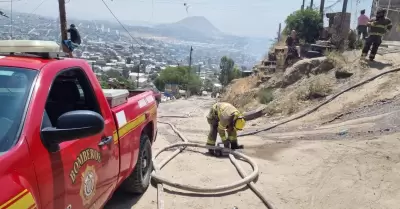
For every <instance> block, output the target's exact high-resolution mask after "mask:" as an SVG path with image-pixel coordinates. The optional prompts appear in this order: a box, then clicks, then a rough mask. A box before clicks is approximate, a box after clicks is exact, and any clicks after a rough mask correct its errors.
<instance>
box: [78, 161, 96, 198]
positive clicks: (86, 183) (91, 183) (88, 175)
mask: <svg viewBox="0 0 400 209" xmlns="http://www.w3.org/2000/svg"><path fill="white" fill-rule="evenodd" d="M96 183H97V174H96V170H95V169H94V166H87V167H86V170H85V172H83V173H82V185H81V191H80V195H81V197H82V202H83V205H87V204H89V203H91V200H92V198H93V197H94V195H95V194H96Z"/></svg>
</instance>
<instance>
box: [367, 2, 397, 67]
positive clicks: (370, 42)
mask: <svg viewBox="0 0 400 209" xmlns="http://www.w3.org/2000/svg"><path fill="white" fill-rule="evenodd" d="M385 15H386V10H384V9H379V10H378V11H377V12H376V17H375V18H372V19H371V20H370V21H369V22H368V23H367V26H368V27H369V28H370V29H369V35H368V38H367V39H366V40H365V44H364V48H363V50H362V54H361V58H365V57H367V55H368V51H369V50H370V48H371V46H372V49H371V52H370V53H369V60H371V61H373V60H374V59H375V55H376V52H377V51H378V48H379V46H380V45H381V43H382V36H384V35H385V34H386V33H387V32H388V31H390V30H391V29H392V21H391V20H390V19H389V18H386V17H385Z"/></svg>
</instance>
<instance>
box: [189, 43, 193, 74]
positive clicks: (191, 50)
mask: <svg viewBox="0 0 400 209" xmlns="http://www.w3.org/2000/svg"><path fill="white" fill-rule="evenodd" d="M192 52H193V47H192V46H190V53H189V69H192Z"/></svg>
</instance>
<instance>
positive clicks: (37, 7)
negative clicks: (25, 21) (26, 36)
mask: <svg viewBox="0 0 400 209" xmlns="http://www.w3.org/2000/svg"><path fill="white" fill-rule="evenodd" d="M46 1H47V0H42V1H41V2H40V3H39V4H38V5H37V6H36V7H35V8H34V9H33V10H32V11H31V12H30V13H29V14H28V16H27V17H26V18H29V17H30V16H31V15H33V13H34V12H36V10H37V9H39V7H40V6H42V4H43V3H44V2H46Z"/></svg>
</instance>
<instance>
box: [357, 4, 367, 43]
mask: <svg viewBox="0 0 400 209" xmlns="http://www.w3.org/2000/svg"><path fill="white" fill-rule="evenodd" d="M368 22H369V18H368V16H367V15H365V9H363V10H361V15H360V16H359V17H358V25H357V35H358V36H357V40H360V37H361V35H362V37H363V39H364V40H365V39H366V38H367V36H368V26H367V24H368Z"/></svg>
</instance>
